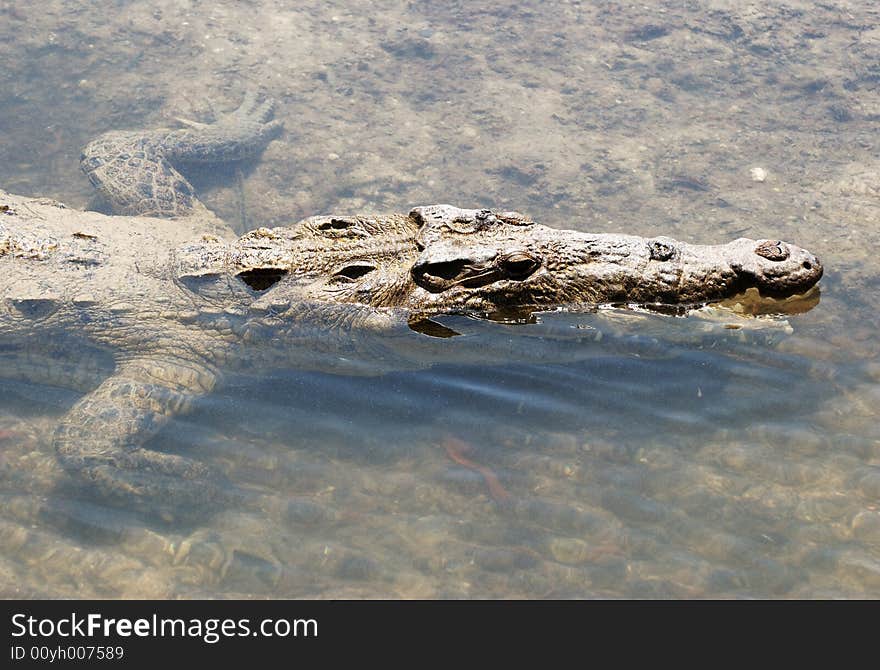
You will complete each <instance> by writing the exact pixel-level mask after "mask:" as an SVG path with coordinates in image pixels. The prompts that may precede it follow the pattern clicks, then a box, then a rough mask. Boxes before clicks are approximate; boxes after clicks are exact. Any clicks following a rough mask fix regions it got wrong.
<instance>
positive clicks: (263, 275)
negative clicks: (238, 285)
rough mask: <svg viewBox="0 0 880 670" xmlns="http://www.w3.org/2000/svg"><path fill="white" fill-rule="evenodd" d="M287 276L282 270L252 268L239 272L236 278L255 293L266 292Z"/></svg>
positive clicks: (285, 271)
mask: <svg viewBox="0 0 880 670" xmlns="http://www.w3.org/2000/svg"><path fill="white" fill-rule="evenodd" d="M286 274H287V270H284V269H282V268H252V269H250V270H245V271H244V272H239V273H238V274H237V275H236V276H237V277H238V278H239V279H241V280H242V281H243V282H244V283H245V284H247V285H248V286H250V287H251V288H252V289H253V290H255V291H266V290H268V289H270V288H272V287H273V286H275V284H277V283H278V282H280V281H281V280H282V279H283V278H284V276H285V275H286Z"/></svg>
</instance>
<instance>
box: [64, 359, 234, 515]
mask: <svg viewBox="0 0 880 670" xmlns="http://www.w3.org/2000/svg"><path fill="white" fill-rule="evenodd" d="M216 379H217V377H216V373H214V372H213V371H211V370H210V369H208V368H206V367H205V366H203V365H200V364H194V363H190V362H181V361H178V360H173V359H157V360H152V359H151V360H134V361H126V362H124V363H122V364H120V365H119V366H118V367H117V370H116V372H115V374H113V375H112V376H111V377H109V378H107V379H106V380H104V381H103V382H102V383H101V384H100V385H99V386H98V387H97V388H96V389H95V390H94V391H92V392H91V393H89V394H88V395H86V396H84V397H83V398H82V399H81V400H80V401H79V402H77V403H76V405H74V406H73V407H72V408H71V409H70V411H68V413H67V414H66V415H65V417H64V418H63V419H62V420H61V422H60V424H59V426H58V427H57V429H56V431H55V435H54V446H55V449H56V451H57V453H58V456H59V459H60V461H61V463H62V465H63V466H64V467H65V468H66V469H67V470H69V471H70V472H72V473H73V474H74V475H75V476H76V477H77V478H78V480H79V482H80V483H82V484H85V485H86V486H88V488H89V489H90V490H91V491H93V492H94V493H95V494H97V495H98V496H100V497H101V498H102V499H107V500H109V501H115V502H118V503H121V504H123V505H125V506H126V507H128V508H134V509H136V510H138V511H142V512H146V513H148V514H150V515H152V516H158V517H161V518H165V519H172V518H176V517H179V516H180V515H181V513H183V514H186V513H188V512H190V511H196V512H197V509H193V508H198V507H203V506H204V505H206V504H211V503H216V502H218V501H220V500H222V499H223V497H224V494H223V486H222V482H221V481H219V478H218V475H217V474H215V473H213V472H212V471H211V469H210V468H208V467H207V466H205V465H203V464H201V463H198V462H196V461H193V460H190V459H188V458H184V457H181V456H175V455H172V454H164V453H161V452H157V451H151V450H149V449H145V448H144V447H143V444H144V443H145V442H146V441H147V440H148V439H149V438H150V437H152V436H153V435H155V434H156V433H157V432H158V431H159V430H160V429H161V428H162V427H163V426H164V425H165V424H167V423H168V421H169V420H170V419H171V418H172V417H174V416H175V415H178V414H183V413H185V412H187V411H188V410H189V409H190V407H191V405H192V402H193V400H194V399H196V398H198V397H200V396H202V395H204V394H206V393H209V392H210V391H211V390H212V389H213V387H214V385H215V383H216Z"/></svg>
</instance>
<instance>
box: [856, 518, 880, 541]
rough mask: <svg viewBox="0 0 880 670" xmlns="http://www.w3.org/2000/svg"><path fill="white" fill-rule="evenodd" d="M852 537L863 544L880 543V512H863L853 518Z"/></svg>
mask: <svg viewBox="0 0 880 670" xmlns="http://www.w3.org/2000/svg"><path fill="white" fill-rule="evenodd" d="M852 530H853V535H855V537H856V538H858V539H859V540H861V541H863V542H869V543H871V544H877V543H880V512H874V511H871V510H864V511H862V512H859V513H858V514H856V515H855V516H854V517H853V520H852Z"/></svg>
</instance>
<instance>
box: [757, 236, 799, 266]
mask: <svg viewBox="0 0 880 670" xmlns="http://www.w3.org/2000/svg"><path fill="white" fill-rule="evenodd" d="M755 253H756V254H758V255H759V256H761V257H762V258H766V259H767V260H769V261H777V262H778V261H784V260H785V259H786V258H788V256H789V253H790V252H789V250H788V245H787V244H786V243H785V242H780V241H778V240H765V241H764V242H761V243H760V244H759V245H758V246H757V247H755Z"/></svg>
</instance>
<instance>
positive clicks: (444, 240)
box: [411, 205, 822, 312]
mask: <svg viewBox="0 0 880 670" xmlns="http://www.w3.org/2000/svg"><path fill="white" fill-rule="evenodd" d="M411 216H413V217H414V218H416V219H417V220H418V221H419V223H420V230H419V233H418V243H419V248H420V249H421V253H420V255H419V257H418V258H417V259H416V261H415V262H414V264H413V266H412V269H411V275H412V278H413V281H414V283H415V284H416V287H417V288H416V289H415V290H414V292H413V294H412V301H413V303H414V304H413V305H412V306H413V307H421V308H422V309H424V310H425V311H429V312H430V311H435V312H439V311H443V310H444V309H449V308H453V309H456V308H459V309H475V310H480V311H494V310H504V309H506V308H510V307H517V306H533V307H542V306H553V305H564V304H585V303H588V304H607V303H611V304H621V303H623V304H672V305H693V304H701V303H706V302H710V301H713V300H720V299H723V298H727V297H731V296H733V295H736V294H737V293H740V292H742V291H744V290H746V289H748V288H756V289H758V291H759V292H760V293H761V294H762V295H766V296H773V297H781V296H789V295H793V294H797V293H803V292H805V291H807V290H808V289H810V288H811V287H812V286H813V285H814V284H816V282H818V281H819V278H820V277H821V276H822V265H821V263H820V262H819V261H818V259H817V258H816V257H815V256H813V255H812V254H811V253H809V252H808V251H805V250H804V249H801V248H799V247H796V246H794V245H792V244H788V243H786V242H781V241H777V240H750V239H745V238H742V239H738V240H735V241H733V242H730V243H728V244H721V245H695V244H687V243H684V242H678V241H676V240H673V239H671V238H667V237H657V238H642V237H636V236H632V235H603V234H587V233H580V232H576V231H571V230H558V229H552V228H547V227H545V226H541V225H537V224H535V223H532V222H531V221H529V220H528V219H526V218H525V217H523V216H521V215H519V214H516V213H512V212H508V213H501V214H496V213H492V212H490V211H488V210H461V209H457V208H454V207H449V206H445V205H438V206H432V207H420V208H417V209H415V210H414V211H413V212H412V214H411Z"/></svg>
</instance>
